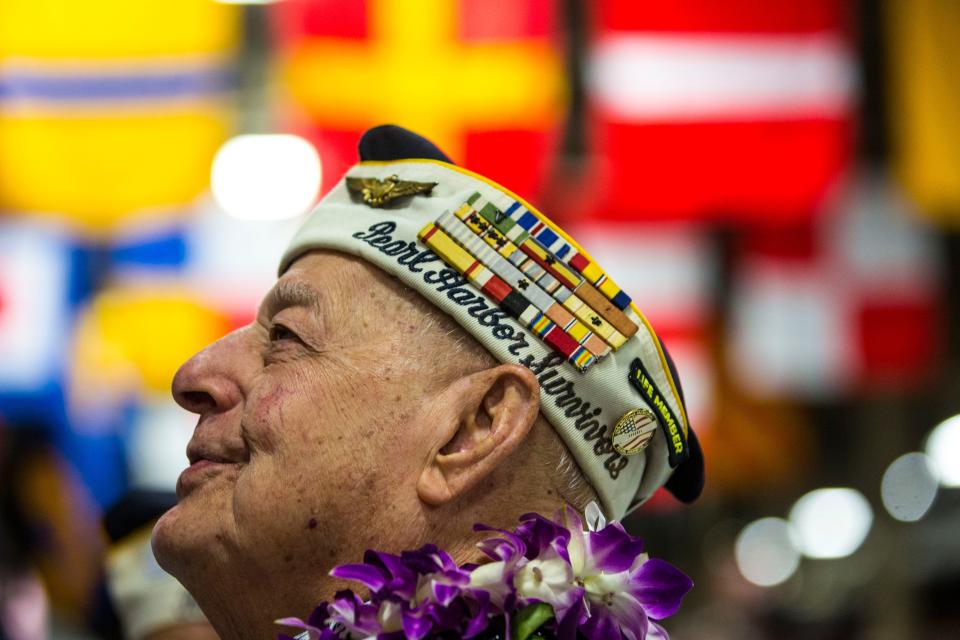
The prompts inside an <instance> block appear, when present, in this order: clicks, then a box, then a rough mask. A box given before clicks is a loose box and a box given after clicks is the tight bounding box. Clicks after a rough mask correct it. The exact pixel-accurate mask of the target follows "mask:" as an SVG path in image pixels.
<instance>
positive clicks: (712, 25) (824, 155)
mask: <svg viewBox="0 0 960 640" xmlns="http://www.w3.org/2000/svg"><path fill="white" fill-rule="evenodd" d="M595 6H596V19H595V23H596V25H597V26H596V29H595V32H594V34H593V39H592V44H591V53H590V64H589V66H588V69H589V74H588V80H587V84H588V92H589V103H590V113H591V123H592V130H593V134H594V137H595V151H596V152H597V154H598V162H599V165H598V172H599V177H600V179H601V181H602V187H601V188H598V189H597V192H598V193H599V194H600V196H599V198H598V199H597V201H596V208H597V213H598V214H599V215H601V216H603V217H609V218H614V219H618V218H636V217H653V218H675V217H679V218H685V219H713V220H735V221H748V222H761V221H762V222H782V221H789V220H798V219H802V218H804V217H807V216H809V215H811V213H813V212H815V211H816V210H817V208H818V207H819V205H820V204H821V202H822V201H823V199H824V197H825V195H826V194H827V192H828V191H829V189H830V187H831V186H832V185H833V184H834V182H835V181H836V179H837V178H838V176H839V175H840V173H841V171H842V170H843V169H844V167H845V166H846V164H847V162H848V158H849V155H850V151H851V150H850V144H851V141H850V128H851V117H852V107H853V104H852V102H853V94H854V90H855V77H854V63H853V60H852V54H851V52H850V46H849V44H848V42H847V37H846V34H845V29H844V12H843V8H844V3H842V2H840V1H839V0H811V1H810V2H803V3H785V2H758V1H756V0H730V1H729V2H723V3H718V2H713V1H711V0H678V1H676V2H668V3H637V2H632V1H630V0H601V1H599V2H598V3H596V5H595Z"/></svg>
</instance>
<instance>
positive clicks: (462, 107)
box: [273, 0, 566, 196]
mask: <svg viewBox="0 0 960 640" xmlns="http://www.w3.org/2000/svg"><path fill="white" fill-rule="evenodd" d="M554 5H555V3H554V2H551V1H549V0H517V1H515V2H503V3H490V2H487V1H486V0H288V1H287V2H281V3H277V4H276V6H275V7H273V16H274V22H275V24H276V28H277V31H278V33H279V40H280V43H281V51H282V53H281V58H282V62H281V65H282V70H283V77H284V82H285V86H286V88H287V90H288V92H289V95H290V98H291V101H292V103H293V106H294V107H295V109H294V110H295V111H296V112H297V113H298V114H299V119H300V122H299V123H297V122H294V123H293V124H294V126H295V127H297V125H301V126H302V128H303V131H302V133H305V134H306V135H308V137H311V139H312V140H313V141H314V142H315V144H316V145H317V147H318V149H319V150H320V155H321V160H322V162H323V165H324V175H325V176H327V177H328V178H326V180H327V182H326V184H325V185H324V190H326V189H329V188H330V187H331V186H332V185H333V183H332V181H333V180H335V179H336V178H337V177H338V176H340V175H342V174H343V172H344V171H345V170H346V169H347V168H348V167H350V166H351V165H352V164H353V163H354V161H355V159H356V145H357V141H358V140H359V138H360V135H361V134H362V132H363V131H365V130H366V129H367V128H369V127H371V126H374V125H378V124H384V123H394V124H398V125H401V126H403V127H406V128H409V129H412V130H414V131H416V132H417V133H420V134H422V135H424V136H426V137H427V138H429V139H431V140H432V141H433V142H434V143H436V144H437V145H438V146H439V147H440V148H441V149H444V151H445V152H446V153H447V154H449V155H450V157H451V158H452V159H453V160H454V162H457V163H458V164H461V165H464V166H467V167H468V168H470V169H472V170H474V171H478V172H480V173H482V174H484V175H488V176H489V177H490V178H492V179H494V180H500V181H503V182H505V183H508V184H510V185H511V188H513V189H514V190H515V191H517V192H519V193H520V194H522V195H525V196H529V195H532V194H535V193H536V191H537V189H538V188H539V186H540V185H541V183H542V182H543V179H544V176H545V173H546V171H547V169H548V166H549V161H550V157H551V150H552V149H553V146H554V143H555V141H556V138H557V131H558V125H559V124H560V122H561V119H562V117H563V115H564V108H565V102H566V90H565V85H564V70H563V60H562V57H561V52H560V50H559V47H558V45H557V43H556V34H555V30H556V28H557V17H556V15H555V13H556V10H555V7H554ZM292 119H293V120H297V118H296V117H294V118H292Z"/></svg>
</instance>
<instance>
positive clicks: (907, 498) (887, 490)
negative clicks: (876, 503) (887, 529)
mask: <svg viewBox="0 0 960 640" xmlns="http://www.w3.org/2000/svg"><path fill="white" fill-rule="evenodd" d="M880 497H881V499H882V500H883V506H884V508H885V509H886V510H887V512H888V513H889V514H890V515H891V516H893V517H894V518H896V519H897V520H900V521H902V522H916V521H917V520H919V519H920V518H922V517H923V516H924V515H925V514H926V513H927V511H928V510H929V509H930V505H932V504H933V501H934V499H936V497H937V477H936V474H935V473H934V471H933V468H932V465H931V463H930V459H929V458H928V457H927V456H926V455H924V454H922V453H919V452H916V451H914V452H912V453H906V454H904V455H902V456H900V457H899V458H897V459H896V460H894V461H893V462H892V463H891V464H890V466H889V467H887V470H886V472H884V474H883V481H882V482H881V483H880Z"/></svg>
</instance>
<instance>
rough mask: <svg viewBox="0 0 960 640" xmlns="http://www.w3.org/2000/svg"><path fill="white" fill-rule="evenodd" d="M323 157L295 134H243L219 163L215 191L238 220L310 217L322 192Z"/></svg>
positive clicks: (213, 175) (214, 176)
mask: <svg viewBox="0 0 960 640" xmlns="http://www.w3.org/2000/svg"><path fill="white" fill-rule="evenodd" d="M320 178H321V168H320V157H319V156H318V155H317V151H316V149H314V148H313V145H311V144H310V143H309V142H307V141H306V140H304V139H303V138H300V137H298V136H294V135H288V134H279V135H259V134H257V135H253V134H252V135H241V136H236V137H235V138H231V139H230V140H228V141H227V142H226V143H225V144H224V145H223V146H222V147H221V148H220V150H219V151H218V152H217V155H216V157H215V158H214V159H213V169H212V171H211V173H210V189H211V191H212V192H213V197H214V199H215V200H216V201H217V204H219V205H220V206H221V207H223V209H224V211H226V212H227V213H229V214H230V215H232V216H234V217H237V218H244V219H253V220H282V219H285V218H292V217H294V216H298V215H300V214H302V213H305V212H306V211H307V210H308V209H309V208H310V206H311V205H312V204H313V203H314V201H315V200H316V197H317V194H318V191H319V189H320Z"/></svg>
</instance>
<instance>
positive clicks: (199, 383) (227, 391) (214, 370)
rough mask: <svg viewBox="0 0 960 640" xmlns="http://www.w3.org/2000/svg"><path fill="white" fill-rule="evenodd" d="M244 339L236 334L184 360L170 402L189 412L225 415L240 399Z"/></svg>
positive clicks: (243, 367) (242, 378) (239, 333)
mask: <svg viewBox="0 0 960 640" xmlns="http://www.w3.org/2000/svg"><path fill="white" fill-rule="evenodd" d="M245 360H248V358H244V353H243V336H242V334H241V332H240V331H235V332H233V333H231V334H230V335H228V336H225V337H224V338H221V339H220V340H218V341H217V342H214V343H213V344H211V345H210V346H209V347H207V348H206V349H204V350H203V351H200V352H199V353H197V354H196V355H194V356H193V357H192V358H190V359H189V360H187V361H186V362H185V363H184V364H183V365H182V366H181V367H180V369H178V370H177V374H176V375H175V376H174V377H173V399H174V400H176V402H177V404H179V405H180V406H181V407H183V408H184V409H186V410H187V411H190V412H192V413H197V414H200V415H201V416H203V415H208V414H214V413H224V412H226V411H229V410H230V409H232V408H233V407H235V406H237V405H238V404H239V403H240V401H241V400H242V398H243V380H244V377H245V375H249V374H248V373H247V372H245V369H246V368H248V367H245V366H244V364H245V363H244V361H245Z"/></svg>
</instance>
